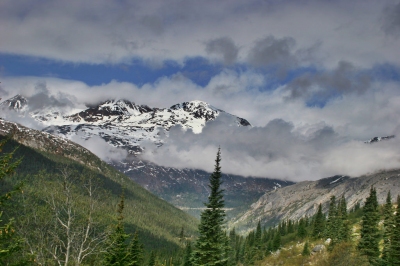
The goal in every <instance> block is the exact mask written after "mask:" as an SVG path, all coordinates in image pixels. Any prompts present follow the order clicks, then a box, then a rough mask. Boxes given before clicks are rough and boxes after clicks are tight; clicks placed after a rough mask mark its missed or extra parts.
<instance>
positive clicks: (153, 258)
mask: <svg viewBox="0 0 400 266" xmlns="http://www.w3.org/2000/svg"><path fill="white" fill-rule="evenodd" d="M155 265H156V254H155V253H154V251H152V252H151V253H150V258H149V263H148V264H147V266H155Z"/></svg>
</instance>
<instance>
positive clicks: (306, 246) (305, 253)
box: [301, 241, 311, 256]
mask: <svg viewBox="0 0 400 266" xmlns="http://www.w3.org/2000/svg"><path fill="white" fill-rule="evenodd" d="M310 253H311V252H310V244H308V241H306V243H305V244H304V248H303V252H301V255H303V256H309V255H310Z"/></svg>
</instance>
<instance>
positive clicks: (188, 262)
mask: <svg viewBox="0 0 400 266" xmlns="http://www.w3.org/2000/svg"><path fill="white" fill-rule="evenodd" d="M192 265H193V264H192V244H191V243H190V242H187V244H186V249H185V257H184V258H183V263H182V266H192Z"/></svg>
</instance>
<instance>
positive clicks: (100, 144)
mask: <svg viewBox="0 0 400 266" xmlns="http://www.w3.org/2000/svg"><path fill="white" fill-rule="evenodd" d="M71 140H72V141H74V142H76V143H78V144H80V145H82V146H83V147H85V148H86V149H88V150H90V151H91V152H93V153H94V154H96V155H97V156H98V157H99V158H100V159H102V160H103V161H106V162H111V161H122V160H123V159H125V158H126V157H127V156H128V152H127V151H126V150H124V149H122V148H116V147H113V146H111V145H109V144H108V143H107V142H106V141H105V140H104V139H102V138H101V137H99V136H92V137H91V138H90V139H87V140H85V139H83V138H82V136H80V135H74V136H73V137H72V139H71Z"/></svg>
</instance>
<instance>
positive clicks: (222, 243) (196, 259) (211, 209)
mask: <svg viewBox="0 0 400 266" xmlns="http://www.w3.org/2000/svg"><path fill="white" fill-rule="evenodd" d="M220 162H221V152H220V149H218V152H217V158H216V159H215V168H214V172H213V173H212V174H211V176H210V185H209V188H210V190H211V192H210V196H209V197H208V202H207V203H206V204H205V206H206V209H205V210H204V211H203V212H202V213H201V219H200V225H199V234H200V235H199V238H198V239H197V242H196V245H195V251H194V253H193V265H226V264H227V262H228V258H227V254H226V251H227V247H226V244H227V241H226V234H225V231H224V230H223V223H224V219H225V211H224V209H223V208H224V206H225V205H224V200H223V190H222V189H221V188H220V186H221V183H222V181H221V167H220Z"/></svg>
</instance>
